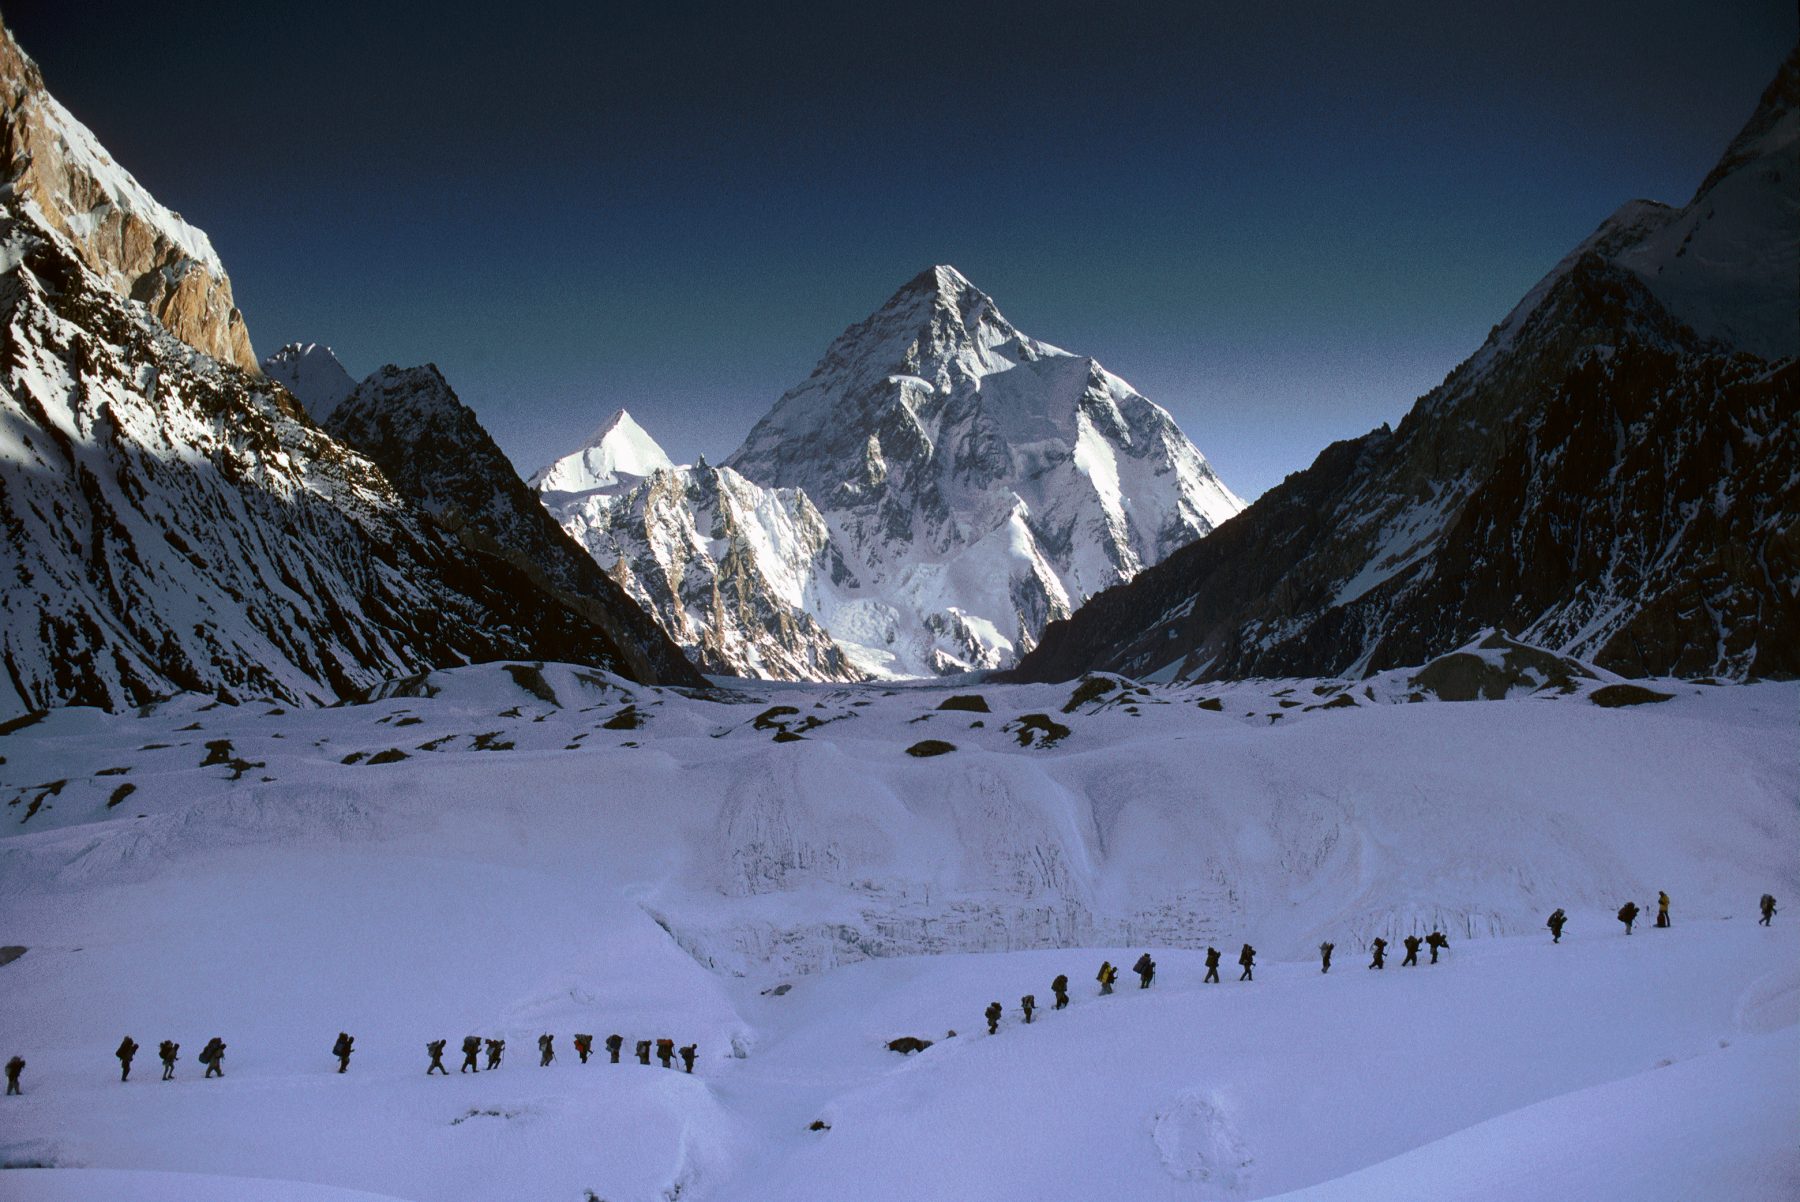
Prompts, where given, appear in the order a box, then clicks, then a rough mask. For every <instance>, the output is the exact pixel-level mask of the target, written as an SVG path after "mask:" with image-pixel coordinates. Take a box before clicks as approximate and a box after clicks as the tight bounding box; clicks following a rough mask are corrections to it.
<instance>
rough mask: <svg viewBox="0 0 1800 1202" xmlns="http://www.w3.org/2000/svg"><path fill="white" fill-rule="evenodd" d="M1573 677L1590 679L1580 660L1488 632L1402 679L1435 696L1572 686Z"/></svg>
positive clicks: (1492, 696)
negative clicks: (1515, 687)
mask: <svg viewBox="0 0 1800 1202" xmlns="http://www.w3.org/2000/svg"><path fill="white" fill-rule="evenodd" d="M1577 678H1584V679H1588V680H1592V679H1594V674H1593V672H1591V671H1590V670H1589V669H1588V667H1587V665H1585V664H1583V663H1582V662H1581V661H1580V660H1576V659H1571V658H1570V657H1568V656H1566V655H1557V654H1556V653H1555V652H1553V651H1545V650H1544V649H1543V648H1541V647H1533V646H1530V645H1529V644H1527V643H1521V642H1518V641H1516V640H1514V639H1510V638H1508V637H1506V635H1504V634H1502V633H1501V632H1499V631H1497V630H1496V631H1493V632H1491V633H1489V634H1488V635H1487V636H1486V637H1484V638H1482V639H1481V640H1480V641H1479V642H1476V643H1473V644H1471V645H1469V646H1466V647H1463V648H1462V649H1461V650H1457V651H1452V652H1451V653H1450V654H1448V655H1441V656H1439V657H1438V658H1436V659H1434V660H1432V661H1431V662H1430V663H1428V664H1426V665H1425V666H1424V667H1423V668H1420V669H1419V670H1418V672H1416V673H1414V674H1413V675H1412V676H1411V677H1409V678H1408V679H1407V684H1409V685H1411V686H1412V687H1413V688H1415V689H1419V690H1421V691H1423V692H1425V693H1431V694H1436V696H1437V698H1438V699H1439V700H1440V701H1474V700H1476V699H1478V698H1482V697H1485V698H1487V699H1488V700H1490V701H1501V700H1504V699H1505V697H1506V694H1507V693H1508V692H1509V691H1510V690H1511V689H1512V688H1513V687H1514V686H1515V685H1524V686H1525V687H1527V688H1530V689H1532V690H1534V691H1535V690H1539V689H1548V688H1554V689H1556V690H1557V691H1558V692H1562V693H1572V692H1574V691H1575V681H1576V679H1577Z"/></svg>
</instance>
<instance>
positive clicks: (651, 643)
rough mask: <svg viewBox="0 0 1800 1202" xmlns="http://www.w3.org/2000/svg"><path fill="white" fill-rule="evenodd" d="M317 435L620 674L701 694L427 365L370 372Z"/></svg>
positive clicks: (688, 668)
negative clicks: (591, 641) (599, 644)
mask: <svg viewBox="0 0 1800 1202" xmlns="http://www.w3.org/2000/svg"><path fill="white" fill-rule="evenodd" d="M333 362H336V361H335V360H333ZM325 429H326V430H327V431H328V432H329V433H331V434H332V435H333V436H334V437H336V438H337V439H338V440H339V441H341V442H343V443H344V444H346V445H347V446H350V447H354V448H355V449H356V450H358V451H360V452H362V453H363V454H365V455H367V456H368V457H369V458H370V459H372V460H373V461H374V462H375V464H376V466H377V467H379V468H380V469H381V470H382V473H383V474H384V475H385V476H386V477H387V478H388V480H389V481H390V482H391V483H392V484H393V486H394V487H395V489H397V490H398V491H399V493H400V494H401V495H402V496H404V497H406V498H408V499H410V500H412V501H414V502H416V503H417V504H419V505H421V506H423V507H424V509H425V511H426V512H427V513H429V514H431V515H432V517H433V518H434V519H435V520H436V522H437V523H438V524H439V525H440V526H442V527H443V528H444V529H446V530H449V531H452V532H454V533H456V534H457V535H458V536H459V537H460V538H461V539H462V540H463V541H464V542H465V543H467V544H468V545H469V546H471V547H472V548H473V549H475V550H478V551H483V552H488V553H491V554H497V555H500V556H502V557H503V558H505V559H507V560H508V561H509V562H511V563H512V564H513V565H514V566H516V567H517V568H519V569H520V570H521V571H523V572H524V573H525V574H526V575H527V576H529V577H530V578H531V579H532V580H534V581H535V582H537V583H538V584H540V585H541V586H543V587H544V588H546V589H547V590H549V591H550V592H551V593H552V594H553V595H555V596H556V597H557V598H558V599H560V600H561V601H562V602H563V603H564V604H566V605H568V606H569V607H570V608H571V609H574V610H575V611H576V612H577V613H579V614H580V615H582V616H583V617H585V618H587V619H588V620H589V621H591V622H593V623H594V624H595V625H596V626H598V627H600V628H601V629H602V630H603V631H605V633H606V635H607V637H608V639H609V640H610V642H611V643H612V645H613V647H614V649H615V650H616V652H617V657H618V658H619V659H620V660H621V661H622V662H623V663H624V664H625V665H626V671H625V672H624V675H627V676H630V677H631V678H633V679H635V680H639V681H643V682H645V683H649V684H672V685H686V686H690V687H696V688H698V687H704V686H705V684H706V681H705V680H704V678H702V677H701V676H700V674H699V673H698V672H697V671H695V669H694V666H693V665H692V664H690V663H689V662H688V660H687V658H686V657H685V656H684V655H683V654H682V653H681V651H680V649H679V648H677V647H676V646H675V645H674V644H673V643H671V642H670V641H669V638H668V636H667V635H665V634H664V633H663V631H662V628H661V627H660V626H658V625H657V623H656V622H655V620H654V619H652V618H651V617H650V616H649V615H647V614H646V613H645V612H644V611H643V610H642V609H640V608H639V607H638V605H637V603H636V602H635V601H633V600H632V599H631V598H629V597H628V596H626V594H625V592H624V591H623V590H622V589H621V588H620V587H619V585H618V584H617V583H615V582H614V580H613V579H612V577H610V576H608V575H607V574H606V573H605V572H604V571H602V570H601V569H600V567H599V565H598V564H596V563H595V562H594V560H593V559H591V558H590V557H589V556H588V554H587V553H586V552H585V551H584V550H583V549H582V548H581V547H580V546H579V545H577V544H576V542H575V541H574V540H573V539H571V538H570V537H569V535H568V534H566V533H565V532H564V531H563V529H562V527H560V526H558V525H557V524H556V520H555V519H554V518H552V517H551V516H550V514H549V512H548V511H546V510H545V509H544V507H543V505H541V504H539V502H538V499H537V494H536V493H534V492H533V491H532V490H531V489H530V488H528V487H527V486H526V484H525V482H524V481H523V480H521V479H519V476H518V473H516V472H515V471H514V470H513V467H512V464H511V462H510V461H509V460H508V459H507V458H506V456H505V454H504V453H503V452H502V451H501V450H500V448H499V446H498V445H496V444H495V442H494V440H493V438H492V436H490V435H489V434H488V432H487V430H486V429H484V428H483V427H482V425H481V422H480V421H479V420H478V419H477V418H476V416H475V414H474V412H473V411H471V410H470V409H469V408H468V406H466V405H464V404H463V403H462V402H461V401H460V400H458V399H457V396H456V393H455V392H453V391H452V390H451V388H450V385H449V383H448V382H446V381H445V379H444V377H443V375H442V374H441V373H440V372H439V371H438V369H437V367H436V366H435V365H431V364H427V365H426V366H424V367H414V368H399V367H393V366H388V367H384V368H381V369H380V370H379V371H376V372H374V373H373V374H371V375H370V376H369V378H368V379H366V380H364V381H363V382H362V383H361V384H359V385H357V387H356V388H355V389H354V390H353V391H352V392H351V393H350V395H349V396H348V397H346V398H345V399H344V400H343V401H341V402H340V403H338V404H337V405H335V406H333V407H332V409H331V410H330V415H329V416H328V417H327V418H326V420H325Z"/></svg>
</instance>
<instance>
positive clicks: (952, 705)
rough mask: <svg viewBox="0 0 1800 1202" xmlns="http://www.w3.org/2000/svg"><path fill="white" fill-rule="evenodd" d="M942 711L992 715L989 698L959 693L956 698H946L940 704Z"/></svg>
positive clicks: (978, 694)
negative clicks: (963, 711)
mask: <svg viewBox="0 0 1800 1202" xmlns="http://www.w3.org/2000/svg"><path fill="white" fill-rule="evenodd" d="M938 708H939V709H941V710H966V711H968V712H969V713H971V714H991V713H993V711H992V710H990V709H989V708H988V703H987V698H986V697H983V696H982V695H981V694H980V693H958V694H957V695H956V696H954V697H946V698H944V699H943V701H941V702H939V703H938Z"/></svg>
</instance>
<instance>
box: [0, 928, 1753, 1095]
mask: <svg viewBox="0 0 1800 1202" xmlns="http://www.w3.org/2000/svg"><path fill="white" fill-rule="evenodd" d="M1760 908H1761V910H1762V917H1761V918H1760V919H1758V920H1757V925H1758V926H1764V927H1766V926H1770V925H1772V922H1773V919H1774V917H1775V897H1774V895H1773V894H1770V893H1765V894H1763V895H1762V901H1761V903H1760ZM1640 913H1641V911H1640V910H1639V909H1638V906H1637V903H1636V902H1626V903H1625V904H1624V905H1623V906H1621V907H1619V921H1620V922H1622V923H1624V924H1625V933H1626V934H1627V935H1629V934H1631V927H1632V924H1633V923H1635V922H1636V921H1637V916H1638V915H1639V914H1640ZM1568 921H1569V919H1568V915H1566V914H1564V913H1563V912H1562V909H1561V908H1560V907H1559V908H1557V909H1556V910H1555V911H1554V912H1552V913H1551V915H1550V917H1549V919H1548V921H1546V922H1545V923H1544V926H1546V927H1547V928H1549V931H1550V936H1551V942H1552V943H1561V942H1562V933H1563V927H1564V926H1565V925H1566V924H1567V923H1568ZM1656 925H1657V926H1659V927H1666V926H1668V925H1670V924H1669V895H1668V894H1667V893H1666V892H1662V893H1658V894H1657V895H1656ZM1401 943H1402V945H1403V946H1404V947H1405V948H1406V959H1404V960H1402V961H1401V962H1400V964H1401V967H1403V968H1404V967H1407V966H1409V965H1410V966H1413V967H1417V965H1418V963H1419V948H1420V947H1421V946H1424V947H1427V948H1430V949H1431V963H1433V964H1436V963H1437V962H1438V953H1439V952H1440V951H1443V950H1444V949H1445V948H1447V947H1449V946H1450V941H1449V940H1448V939H1446V938H1445V937H1444V933H1443V932H1442V931H1438V930H1433V931H1432V932H1431V933H1430V934H1428V935H1426V936H1425V938H1424V939H1420V938H1419V937H1418V936H1417V935H1408V936H1407V937H1406V938H1405V939H1403V940H1401ZM1387 946H1388V945H1387V940H1385V939H1381V938H1379V937H1378V938H1376V940H1375V941H1374V942H1373V943H1371V944H1370V945H1369V950H1370V952H1371V953H1373V958H1372V959H1371V960H1370V961H1369V967H1370V968H1385V967H1386V966H1387ZM1336 947H1337V945H1336V944H1334V943H1330V942H1325V943H1321V944H1320V945H1319V971H1320V972H1330V971H1331V953H1332V952H1333V951H1334V950H1335V949H1336ZM1221 959H1223V956H1222V955H1221V954H1220V952H1219V949H1218V948H1216V947H1209V948H1207V949H1206V977H1205V981H1206V982H1208V983H1215V984H1216V983H1217V982H1218V980H1219V962H1220V960H1221ZM1238 964H1239V965H1240V966H1241V967H1242V968H1243V970H1244V971H1243V972H1242V973H1241V974H1239V976H1238V980H1240V981H1251V980H1254V979H1255V977H1254V976H1253V975H1252V970H1253V969H1254V968H1255V967H1256V949H1255V948H1254V947H1251V946H1250V945H1249V944H1248V943H1246V944H1245V945H1244V946H1243V949H1242V950H1241V951H1239V952H1238ZM1131 970H1132V971H1133V972H1135V973H1136V974H1137V975H1138V988H1139V989H1148V988H1150V983H1151V982H1152V981H1153V980H1155V979H1156V961H1155V960H1153V959H1151V958H1150V953H1149V952H1145V953H1144V954H1143V955H1141V956H1139V957H1138V958H1137V963H1136V964H1133V965H1132V966H1131ZM1095 979H1096V980H1097V981H1099V983H1100V993H1101V995H1102V996H1104V995H1106V994H1109V993H1111V992H1112V989H1113V983H1114V982H1115V981H1117V980H1118V979H1119V970H1118V968H1117V967H1115V966H1114V965H1113V963H1112V962H1111V961H1110V960H1102V961H1101V962H1100V972H1099V974H1098V975H1097V976H1096V977H1095ZM1050 991H1051V993H1052V994H1054V995H1055V998H1056V1004H1055V1006H1054V1007H1053V1008H1054V1009H1057V1010H1061V1009H1062V1008H1063V1007H1064V1006H1067V1005H1068V1004H1069V978H1068V977H1067V976H1065V975H1058V976H1057V978H1056V979H1055V980H1054V981H1051V982H1050ZM1019 1008H1020V1009H1021V1010H1022V1011H1024V1014H1025V1021H1026V1022H1028V1023H1029V1022H1030V1021H1031V1016H1032V1014H1033V1013H1034V1012H1035V1011H1036V1010H1037V995H1036V994H1031V993H1028V994H1026V995H1025V996H1024V997H1022V998H1020V999H1019ZM1004 1013H1005V1011H1004V1009H1003V1008H1002V1007H1001V1005H1000V1003H999V1002H991V1003H989V1004H988V1008H987V1011H986V1018H987V1022H988V1034H990V1035H992V1034H994V1033H995V1032H997V1031H998V1030H999V1029H1000V1019H1001V1017H1002V1016H1003V1015H1004ZM900 1042H906V1041H904V1040H903V1041H900ZM537 1043H538V1056H539V1059H538V1065H539V1067H543V1068H547V1067H549V1065H550V1062H551V1061H553V1060H555V1059H556V1041H555V1036H553V1035H551V1034H550V1033H549V1032H545V1033H544V1034H542V1035H540V1036H538V1041H537ZM574 1043H575V1052H576V1054H577V1055H578V1056H580V1057H581V1062H582V1063H583V1064H586V1063H587V1061H588V1056H589V1054H591V1053H592V1052H593V1050H594V1037H593V1036H592V1035H584V1034H579V1033H578V1034H577V1035H576V1036H575V1040H574ZM448 1044H449V1041H448V1040H445V1039H434V1040H432V1041H431V1042H430V1043H427V1044H426V1045H425V1051H426V1054H427V1055H429V1056H430V1057H431V1063H430V1065H429V1066H428V1067H427V1068H426V1069H425V1075H426V1076H428V1077H429V1076H430V1075H431V1074H432V1073H434V1072H436V1073H442V1074H443V1075H444V1076H446V1077H448V1076H449V1075H450V1070H449V1069H447V1068H445V1067H444V1048H445V1047H446V1046H447V1045H448ZM652 1044H654V1051H655V1055H656V1058H657V1059H658V1060H660V1061H661V1062H662V1066H663V1067H664V1068H673V1067H674V1065H673V1063H671V1062H672V1061H673V1060H674V1058H675V1057H676V1056H677V1055H679V1056H680V1057H681V1063H682V1065H683V1067H684V1068H685V1069H686V1070H687V1071H688V1072H690V1073H691V1072H693V1071H694V1058H695V1056H697V1055H698V1054H699V1050H700V1045H699V1044H696V1043H690V1044H688V1045H687V1046H685V1047H682V1048H679V1049H678V1048H676V1046H675V1041H674V1040H673V1039H658V1040H654V1041H652V1040H648V1039H640V1040H638V1041H637V1047H636V1052H637V1060H638V1063H639V1064H649V1063H650V1056H651V1054H652ZM624 1045H625V1038H624V1036H622V1035H609V1036H607V1037H606V1050H607V1053H608V1054H609V1055H610V1056H611V1057H612V1063H614V1064H617V1063H619V1052H620V1049H622V1048H623V1047H624ZM890 1046H892V1045H890ZM924 1046H929V1045H924ZM156 1050H157V1055H158V1056H159V1057H160V1058H161V1060H162V1066H163V1074H162V1079H163V1080H164V1081H173V1080H174V1079H175V1061H176V1060H177V1059H178V1058H179V1057H180V1053H181V1045H180V1044H178V1043H176V1042H175V1041H174V1040H170V1039H165V1040H163V1041H162V1042H161V1043H160V1044H158V1045H157V1049H156ZM355 1050H356V1039H355V1037H354V1036H352V1035H350V1034H348V1033H347V1032H344V1031H339V1032H338V1037H337V1042H336V1043H334V1044H333V1045H332V1048H331V1054H332V1055H333V1056H336V1057H337V1062H338V1070H337V1071H338V1072H340V1073H342V1072H348V1071H349V1068H350V1057H351V1055H352V1054H353V1053H354V1052H355ZM484 1050H485V1052H486V1053H487V1067H488V1068H489V1069H490V1070H492V1069H497V1068H499V1067H500V1057H501V1056H502V1055H504V1054H505V1052H506V1041H505V1040H504V1039H483V1038H482V1037H481V1036H479V1035H468V1036H464V1038H463V1041H462V1052H463V1062H462V1067H461V1068H460V1069H458V1070H457V1071H458V1072H464V1073H471V1072H473V1073H478V1072H480V1071H481V1067H480V1065H479V1064H478V1063H477V1059H478V1058H479V1057H480V1056H481V1054H482V1052H483V1051H484ZM896 1050H898V1049H896ZM137 1053H138V1044H137V1041H136V1040H134V1039H132V1038H131V1036H129V1035H127V1036H126V1037H125V1038H124V1040H123V1041H122V1042H121V1043H120V1044H119V1048H118V1051H116V1052H114V1053H113V1055H115V1056H117V1057H118V1059H119V1080H121V1081H128V1080H130V1079H131V1062H132V1059H133V1058H134V1057H136V1055H137ZM200 1063H202V1064H204V1065H205V1066H206V1075H207V1076H208V1077H223V1076H224V1075H225V1067H224V1065H225V1041H224V1040H223V1039H220V1038H219V1037H218V1036H216V1035H215V1036H214V1037H213V1038H212V1039H210V1040H208V1041H207V1044H206V1046H205V1047H204V1048H202V1049H201V1051H200ZM24 1071H25V1059H24V1057H22V1056H14V1057H13V1058H12V1059H11V1060H8V1061H7V1062H6V1092H7V1093H8V1094H16V1093H22V1092H23V1091H22V1090H21V1089H20V1088H19V1076H20V1074H21V1073H23V1072H24Z"/></svg>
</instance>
